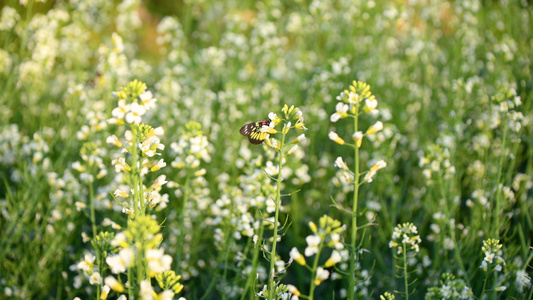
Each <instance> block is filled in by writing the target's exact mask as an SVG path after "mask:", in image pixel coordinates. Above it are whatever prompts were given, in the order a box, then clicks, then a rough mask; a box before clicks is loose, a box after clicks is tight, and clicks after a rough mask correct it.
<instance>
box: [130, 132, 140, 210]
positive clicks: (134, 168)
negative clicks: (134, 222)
mask: <svg viewBox="0 0 533 300" xmlns="http://www.w3.org/2000/svg"><path fill="white" fill-rule="evenodd" d="M131 132H132V133H133V134H132V135H133V138H132V141H131V144H132V145H131V148H132V149H131V162H132V163H131V178H132V181H133V215H134V216H135V217H137V216H139V215H140V214H139V196H140V195H139V173H140V172H139V168H138V166H137V127H136V125H135V124H133V125H132V126H131Z"/></svg>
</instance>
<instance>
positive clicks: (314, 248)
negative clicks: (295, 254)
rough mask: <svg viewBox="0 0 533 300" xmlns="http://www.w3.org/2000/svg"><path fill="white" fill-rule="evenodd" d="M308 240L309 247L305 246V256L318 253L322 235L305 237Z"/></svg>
mask: <svg viewBox="0 0 533 300" xmlns="http://www.w3.org/2000/svg"><path fill="white" fill-rule="evenodd" d="M305 241H306V242H307V248H305V252H304V253H305V256H307V257H309V256H311V255H314V254H317V253H318V245H319V244H320V241H321V239H320V236H318V235H309V236H307V237H306V238H305Z"/></svg>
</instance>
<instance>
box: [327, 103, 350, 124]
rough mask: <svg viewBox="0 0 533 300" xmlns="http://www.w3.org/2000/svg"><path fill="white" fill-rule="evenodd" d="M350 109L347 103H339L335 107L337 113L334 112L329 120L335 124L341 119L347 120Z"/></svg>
mask: <svg viewBox="0 0 533 300" xmlns="http://www.w3.org/2000/svg"><path fill="white" fill-rule="evenodd" d="M348 109H350V107H349V106H348V104H346V103H342V102H339V103H337V106H335V110H336V112H334V113H333V114H332V115H331V117H330V118H329V120H330V121H331V122H333V123H335V122H337V121H338V120H339V119H342V118H346V117H347V116H348V113H347V112H348Z"/></svg>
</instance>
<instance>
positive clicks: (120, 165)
mask: <svg viewBox="0 0 533 300" xmlns="http://www.w3.org/2000/svg"><path fill="white" fill-rule="evenodd" d="M113 165H114V166H115V172H117V173H119V172H120V171H127V172H129V171H131V167H130V166H129V165H128V163H127V162H126V159H125V158H124V157H120V158H119V159H118V160H116V161H115V162H114V163H113Z"/></svg>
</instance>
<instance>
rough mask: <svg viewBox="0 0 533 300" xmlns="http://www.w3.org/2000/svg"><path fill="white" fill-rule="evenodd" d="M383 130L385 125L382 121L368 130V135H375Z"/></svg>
mask: <svg viewBox="0 0 533 300" xmlns="http://www.w3.org/2000/svg"><path fill="white" fill-rule="evenodd" d="M382 129H383V123H381V122H380V121H377V122H376V123H375V124H374V125H371V126H370V127H369V128H368V130H367V131H366V134H368V135H370V134H374V133H376V132H378V131H381V130H382Z"/></svg>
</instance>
